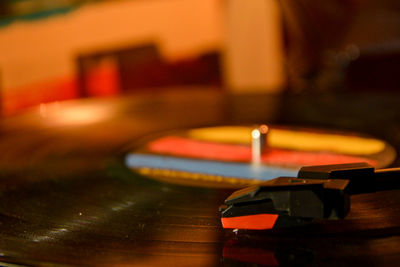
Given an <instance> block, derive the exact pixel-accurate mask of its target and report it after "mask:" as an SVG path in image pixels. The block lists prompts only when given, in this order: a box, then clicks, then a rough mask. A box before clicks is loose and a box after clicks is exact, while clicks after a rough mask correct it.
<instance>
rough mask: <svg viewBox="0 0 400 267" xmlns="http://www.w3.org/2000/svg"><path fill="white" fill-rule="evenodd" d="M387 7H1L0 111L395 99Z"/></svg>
mask: <svg viewBox="0 0 400 267" xmlns="http://www.w3.org/2000/svg"><path fill="white" fill-rule="evenodd" d="M399 15H400V2H398V1H396V0H384V1H383V0H381V1H378V0H327V1H323V2H318V1H311V0H301V1H289V0H280V1H275V0H246V1H243V0H51V1H50V0H2V1H1V2H0V92H1V99H0V100H1V102H0V103H1V111H2V114H3V115H5V116H7V115H11V114H15V113H18V112H21V111H23V110H24V109H26V108H29V107H32V106H36V105H40V104H42V103H48V102H54V101H61V100H67V99H76V98H84V97H111V96H115V95H122V94H133V93H138V94H140V93H148V92H151V93H154V94H157V93H158V92H160V91H165V90H171V88H176V87H181V88H182V87H183V88H185V90H191V88H199V86H203V87H205V88H214V89H215V90H223V91H226V92H228V93H232V94H258V93H267V94H285V93H298V92H306V93H307V92H332V91H333V92H349V91H350V92H358V91H385V92H391V91H395V90H398V88H399V80H400V16H399Z"/></svg>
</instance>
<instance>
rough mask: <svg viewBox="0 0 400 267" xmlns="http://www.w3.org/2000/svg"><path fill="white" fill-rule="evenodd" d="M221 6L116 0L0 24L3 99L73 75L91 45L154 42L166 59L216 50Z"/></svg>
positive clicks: (183, 0) (185, 0) (181, 0)
mask: <svg viewBox="0 0 400 267" xmlns="http://www.w3.org/2000/svg"><path fill="white" fill-rule="evenodd" d="M220 8H221V6H220V1H217V0H168V1H166V0H146V1H115V2H104V3H96V4H88V5H85V6H83V7H81V8H79V9H77V10H76V11H73V12H71V13H68V14H66V15H59V16H55V17H50V18H47V19H43V20H37V21H32V22H25V21H21V22H17V23H13V24H11V25H9V26H5V27H3V28H0V51H1V52H0V74H1V83H2V85H1V86H2V94H3V97H5V98H7V97H9V99H11V100H10V101H8V105H13V103H12V102H13V101H12V99H13V97H14V96H15V95H16V94H18V91H24V90H25V89H26V86H30V87H32V85H35V84H36V85H37V86H36V87H35V90H34V91H36V92H35V94H36V95H43V93H44V92H40V88H43V87H46V86H47V85H49V84H52V83H57V82H59V81H60V79H61V80H62V79H64V80H66V79H67V80H68V79H69V78H70V77H73V76H74V75H75V73H74V71H75V66H74V64H75V62H74V60H75V56H76V55H77V54H78V53H82V52H84V51H91V50H93V49H100V48H107V47H118V46H124V45H127V44H128V45H135V44H136V43H137V44H140V43H142V42H148V41H154V42H157V44H158V45H159V46H160V49H161V53H162V54H163V56H165V57H166V58H167V59H170V60H174V59H179V58H182V57H185V56H190V55H192V54H196V53H201V52H202V51H206V50H212V49H214V50H215V49H220V47H221V44H222V34H221V32H222V27H221V23H222V18H221V15H222V14H221V12H220ZM52 80H53V81H54V82H52ZM56 80H57V81H56ZM61 89H62V88H61ZM61 89H60V90H61ZM31 93H32V92H31ZM28 94H29V93H28ZM15 97H17V96H15ZM30 97H31V98H35V96H34V95H32V96H30ZM5 104H6V106H5V108H7V103H5ZM9 108H12V107H9Z"/></svg>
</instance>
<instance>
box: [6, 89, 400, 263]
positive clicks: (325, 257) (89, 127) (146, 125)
mask: <svg viewBox="0 0 400 267" xmlns="http://www.w3.org/2000/svg"><path fill="white" fill-rule="evenodd" d="M252 98H253V97H252V96H248V99H251V101H253V102H254V109H252V111H248V110H246V109H243V108H242V107H241V102H240V101H239V100H238V99H236V98H235V96H227V95H225V94H223V93H218V92H216V91H214V90H209V89H207V88H199V89H198V90H194V91H191V93H190V94H189V93H187V92H186V91H185V90H184V88H183V89H182V90H175V91H171V92H168V93H163V94H160V95H158V96H157V97H151V96H146V95H142V96H135V97H126V98H116V99H112V100H99V99H98V100H79V101H72V102H65V103H59V104H57V105H52V104H48V106H47V107H46V111H45V112H44V111H43V109H42V110H40V109H39V108H38V109H33V110H31V111H29V112H27V113H25V114H21V115H20V116H16V117H12V118H5V119H3V120H2V127H1V132H2V138H1V140H0V148H1V150H2V154H1V155H0V167H1V168H0V170H1V171H0V226H1V227H0V262H3V263H4V264H3V265H5V263H9V264H18V265H42V266H46V265H54V264H55V265H113V266H115V265H133V266H139V265H140V266H165V265H169V264H174V265H177V266H217V265H222V266H228V265H241V266H242V265H243V266H254V265H255V264H259V265H270V266H277V265H291V264H296V265H307V266H310V265H321V264H324V265H335V266H337V265H339V264H342V265H359V264H365V265H388V266H390V265H393V264H395V263H396V262H398V261H399V260H400V250H399V247H400V237H399V233H400V215H399V214H400V207H399V204H400V197H399V194H398V191H395V190H392V191H386V192H379V193H371V194H366V195H357V196H353V197H352V199H351V200H352V209H351V212H350V214H349V216H348V217H347V218H346V219H344V220H335V221H329V222H326V221H320V222H314V223H312V224H311V225H308V226H305V227H300V228H296V229H284V230H272V231H263V232H257V231H239V232H238V233H237V234H234V233H232V231H231V230H224V229H222V227H221V223H220V213H219V211H218V207H219V205H220V204H221V203H223V201H224V199H225V198H226V197H227V196H228V195H229V194H230V193H231V192H232V189H229V188H224V187H201V186H187V185H180V184H177V183H169V182H167V181H165V180H157V179H149V178H148V177H145V176H143V175H140V174H138V173H135V172H132V171H131V170H130V169H129V168H128V167H127V166H126V165H125V160H124V159H125V156H126V154H127V153H128V152H129V151H132V149H137V148H138V145H137V141H138V140H143V138H148V137H149V136H151V135H153V134H158V133H160V132H164V131H171V130H176V129H189V128H193V127H204V126H218V125H229V124H231V125H232V124H233V125H239V124H240V125H242V124H248V123H263V122H266V121H268V122H271V123H273V124H280V125H282V124H285V125H297V126H299V125H300V126H304V127H324V128H331V129H340V130H341V129H344V130H347V131H349V130H350V131H353V132H362V133H365V134H372V135H373V136H375V137H377V138H382V139H384V140H385V141H388V142H389V143H390V144H391V145H392V146H393V147H394V148H395V149H396V150H398V149H399V148H400V139H399V138H398V137H399V135H398V134H397V132H400V128H399V126H398V125H397V123H396V122H397V121H398V120H396V119H397V117H396V116H397V115H395V114H400V113H399V107H398V106H397V105H387V103H389V102H391V101H392V100H391V99H393V96H388V98H384V97H382V98H380V99H379V101H381V102H378V103H377V105H378V106H379V105H382V106H386V107H387V108H388V109H390V110H391V111H390V112H389V111H388V112H386V113H385V114H382V116H385V117H380V116H379V115H378V114H376V113H374V114H373V115H372V116H370V115H369V114H370V113H372V111H371V110H369V106H370V105H369V101H365V99H360V102H358V103H357V107H358V108H359V109H362V108H365V109H364V112H363V113H362V116H360V112H361V111H360V110H357V111H354V112H352V111H351V109H349V102H351V101H354V99H352V98H351V97H349V98H344V100H343V96H332V99H333V100H332V101H336V104H338V103H340V104H341V105H342V106H343V107H344V109H346V108H348V110H347V111H348V112H347V113H346V116H347V120H342V118H341V117H340V116H342V115H341V114H338V117H337V119H336V120H329V121H324V122H323V123H321V121H322V118H321V117H318V116H324V115H325V114H326V113H327V112H328V111H327V110H326V109H324V107H322V106H320V105H313V106H310V105H309V104H310V103H312V102H313V101H315V99H316V98H317V97H315V96H314V97H306V96H304V97H301V98H297V99H299V101H300V102H298V103H297V104H296V105H292V104H291V103H293V99H292V98H291V97H290V96H288V97H286V98H284V99H279V98H271V97H268V96H263V99H260V96H257V97H254V99H252ZM346 99H347V100H346ZM398 99H399V98H398ZM246 101H249V100H246ZM265 102H270V103H274V108H273V109H271V111H270V112H267V113H263V112H264V111H265V109H263V104H262V103H265ZM363 103H365V105H364V104H363ZM257 107H260V112H255V110H256V111H257ZM304 107H306V108H305V109H304V116H301V113H300V112H299V108H301V109H302V108H304ZM318 108H319V109H320V111H319V112H314V111H315V110H316V109H318ZM325 108H327V109H329V108H330V107H329V106H326V107H325ZM310 110H312V111H313V113H314V115H313V116H314V117H313V116H311V115H310V112H308V111H310ZM76 112H78V114H81V115H82V114H84V115H85V116H83V115H82V116H77V115H76V114H77V113H76ZM182 113H184V114H185V116H182ZM387 114H389V116H386V115H387ZM390 114H392V115H390ZM378 121H382V124H381V125H378V124H377V122H378ZM341 122H342V123H343V124H342V125H341ZM351 122H356V123H354V124H352V123H351ZM383 123H384V124H383ZM351 125H354V127H351ZM372 125H373V126H374V127H372ZM377 127H378V128H379V129H377ZM387 136H390V137H391V138H387ZM388 139H390V140H388ZM395 161H396V162H398V159H396V160H395ZM0 265H1V264H0Z"/></svg>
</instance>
